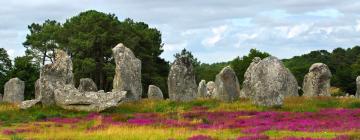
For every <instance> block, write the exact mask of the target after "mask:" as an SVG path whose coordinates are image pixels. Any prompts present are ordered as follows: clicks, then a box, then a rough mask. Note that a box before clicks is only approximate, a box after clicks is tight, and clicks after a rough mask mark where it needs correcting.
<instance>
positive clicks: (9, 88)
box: [3, 78, 25, 103]
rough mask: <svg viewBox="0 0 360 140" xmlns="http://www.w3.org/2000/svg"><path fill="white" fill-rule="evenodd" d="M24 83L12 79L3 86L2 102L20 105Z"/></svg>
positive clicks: (17, 79)
mask: <svg viewBox="0 0 360 140" xmlns="http://www.w3.org/2000/svg"><path fill="white" fill-rule="evenodd" d="M24 91H25V82H24V81H21V80H20V79H19V78H12V79H10V80H9V81H8V82H6V84H5V86H4V99H3V100H4V102H7V103H20V102H22V101H24Z"/></svg>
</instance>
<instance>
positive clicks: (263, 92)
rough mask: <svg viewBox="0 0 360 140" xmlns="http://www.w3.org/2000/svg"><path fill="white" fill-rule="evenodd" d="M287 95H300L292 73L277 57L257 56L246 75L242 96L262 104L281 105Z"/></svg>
mask: <svg viewBox="0 0 360 140" xmlns="http://www.w3.org/2000/svg"><path fill="white" fill-rule="evenodd" d="M287 96H298V84H297V81H296V79H295V77H294V75H292V73H291V72H290V71H289V70H288V69H287V68H286V67H285V66H284V65H283V63H282V62H281V61H280V60H279V59H277V58H276V57H267V58H265V59H263V60H261V59H260V58H258V57H256V58H254V59H253V62H252V63H251V64H250V66H249V67H248V69H247V70H246V72H245V75H244V82H243V88H242V90H241V97H245V98H250V99H251V100H252V102H253V103H254V104H256V105H260V106H279V105H282V104H283V100H284V98H285V97H287Z"/></svg>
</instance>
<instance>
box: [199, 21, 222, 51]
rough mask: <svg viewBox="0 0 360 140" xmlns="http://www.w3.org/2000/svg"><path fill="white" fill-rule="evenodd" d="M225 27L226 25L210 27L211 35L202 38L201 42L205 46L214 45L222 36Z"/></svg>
mask: <svg viewBox="0 0 360 140" xmlns="http://www.w3.org/2000/svg"><path fill="white" fill-rule="evenodd" d="M227 29H228V26H227V25H222V26H219V27H215V28H212V29H211V31H212V33H213V35H212V36H210V37H208V38H206V39H204V40H203V41H202V42H201V43H202V44H203V45H204V46H205V47H212V46H214V45H215V44H216V43H218V42H219V41H220V40H221V39H222V38H223V34H224V33H225V31H226V30H227Z"/></svg>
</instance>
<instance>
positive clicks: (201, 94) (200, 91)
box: [197, 80, 207, 98]
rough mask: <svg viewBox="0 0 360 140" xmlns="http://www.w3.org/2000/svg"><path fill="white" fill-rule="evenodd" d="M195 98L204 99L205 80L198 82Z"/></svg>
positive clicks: (205, 90) (205, 91) (205, 92)
mask: <svg viewBox="0 0 360 140" xmlns="http://www.w3.org/2000/svg"><path fill="white" fill-rule="evenodd" d="M197 91H198V92H197V97H198V98H205V97H206V94H207V89H206V81H205V80H201V81H200V82H199V86H198V90H197Z"/></svg>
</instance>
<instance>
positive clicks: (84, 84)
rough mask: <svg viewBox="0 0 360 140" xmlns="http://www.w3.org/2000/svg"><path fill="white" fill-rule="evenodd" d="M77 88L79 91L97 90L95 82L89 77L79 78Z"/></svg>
mask: <svg viewBox="0 0 360 140" xmlns="http://www.w3.org/2000/svg"><path fill="white" fill-rule="evenodd" d="M78 89H79V91H80V92H86V91H98V89H97V86H96V84H95V82H94V81H93V80H92V79H91V78H81V79H80V83H79V87H78Z"/></svg>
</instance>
